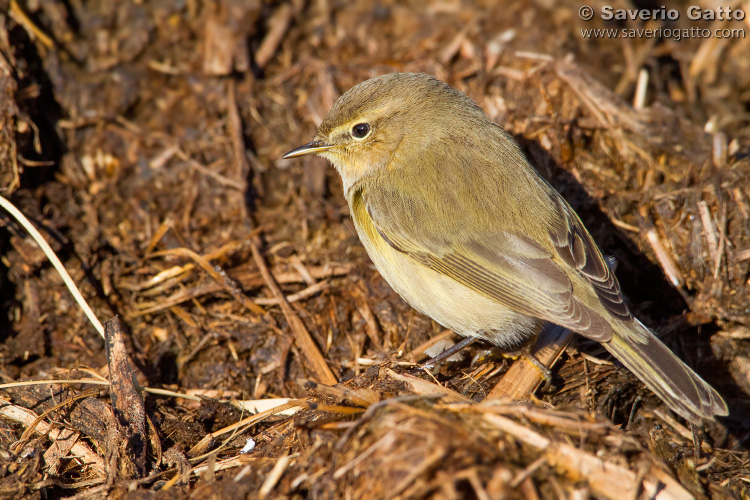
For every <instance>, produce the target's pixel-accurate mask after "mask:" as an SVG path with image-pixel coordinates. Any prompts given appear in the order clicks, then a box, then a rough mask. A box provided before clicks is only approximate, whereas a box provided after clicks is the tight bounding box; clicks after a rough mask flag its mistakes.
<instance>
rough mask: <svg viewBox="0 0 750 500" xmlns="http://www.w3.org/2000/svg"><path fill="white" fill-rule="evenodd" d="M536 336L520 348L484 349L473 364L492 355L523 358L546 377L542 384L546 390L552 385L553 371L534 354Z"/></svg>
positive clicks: (514, 358) (513, 358)
mask: <svg viewBox="0 0 750 500" xmlns="http://www.w3.org/2000/svg"><path fill="white" fill-rule="evenodd" d="M534 340H535V338H532V339H531V341H530V342H524V343H523V345H521V346H520V347H519V348H518V349H513V350H508V349H503V348H501V347H493V348H492V349H488V350H486V351H483V352H481V353H479V354H477V356H475V357H474V359H473V360H472V365H473V364H475V363H476V362H477V361H483V360H485V359H487V358H490V357H493V356H494V357H502V358H507V359H512V360H517V359H519V358H523V359H525V360H526V361H528V362H529V363H531V365H532V366H534V368H536V369H537V370H539V373H540V374H541V375H542V378H543V379H544V384H543V385H542V391H546V390H547V389H549V388H550V387H551V386H552V371H551V370H550V369H549V368H548V367H547V366H545V365H544V363H542V362H541V361H539V360H538V359H537V357H536V356H534V353H533V349H534V344H535V342H534Z"/></svg>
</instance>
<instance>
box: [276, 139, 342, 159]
mask: <svg viewBox="0 0 750 500" xmlns="http://www.w3.org/2000/svg"><path fill="white" fill-rule="evenodd" d="M332 147H333V145H332V144H327V143H325V142H324V141H318V140H315V141H312V142H308V143H307V144H303V145H302V146H300V147H298V148H294V149H292V150H291V151H289V152H288V153H286V154H284V156H282V157H281V159H282V160H286V159H287V158H297V157H298V156H305V155H314V154H318V153H322V152H323V151H328V150H329V149H331V148H332Z"/></svg>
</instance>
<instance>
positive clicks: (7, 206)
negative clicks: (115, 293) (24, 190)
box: [0, 196, 104, 338]
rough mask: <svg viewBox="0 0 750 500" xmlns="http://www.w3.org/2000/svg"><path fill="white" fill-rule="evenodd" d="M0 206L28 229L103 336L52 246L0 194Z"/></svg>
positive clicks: (102, 331)
mask: <svg viewBox="0 0 750 500" xmlns="http://www.w3.org/2000/svg"><path fill="white" fill-rule="evenodd" d="M0 206H1V207H3V208H4V209H5V210H6V211H7V212H8V213H9V214H10V215H12V216H13V217H14V218H15V219H16V220H17V221H18V222H19V223H20V224H21V225H22V226H23V228H24V229H26V231H28V233H29V235H31V237H32V238H33V239H34V241H36V243H37V245H39V248H41V249H42V251H43V252H44V254H45V255H46V256H47V258H48V259H49V261H50V262H51V263H52V266H54V268H55V269H56V270H57V272H58V273H59V274H60V277H61V278H62V279H63V282H65V285H66V286H67V287H68V290H70V293H72V294H73V298H74V299H75V300H76V302H78V305H79V306H80V307H81V309H83V313H84V314H85V315H86V317H87V318H88V319H89V321H90V322H91V324H92V325H94V328H96V331H97V332H99V335H101V337H102V338H104V327H103V326H102V323H101V322H100V321H99V319H98V318H97V317H96V315H95V314H94V311H92V310H91V308H90V307H89V305H88V303H87V302H86V299H84V298H83V295H81V292H80V291H79V290H78V287H77V286H76V284H75V283H74V282H73V279H72V278H71V277H70V275H69V274H68V271H66V270H65V267H63V264H62V262H60V259H58V258H57V255H55V252H54V251H53V250H52V247H51V246H49V244H48V243H47V241H46V240H45V239H44V238H43V237H42V235H41V233H39V231H37V229H36V228H35V227H34V225H33V224H32V223H31V222H30V221H29V219H27V218H26V217H25V216H24V215H23V214H22V213H21V211H20V210H18V209H17V208H16V207H15V206H13V204H12V203H11V202H10V201H8V200H6V199H5V198H3V197H2V196H0Z"/></svg>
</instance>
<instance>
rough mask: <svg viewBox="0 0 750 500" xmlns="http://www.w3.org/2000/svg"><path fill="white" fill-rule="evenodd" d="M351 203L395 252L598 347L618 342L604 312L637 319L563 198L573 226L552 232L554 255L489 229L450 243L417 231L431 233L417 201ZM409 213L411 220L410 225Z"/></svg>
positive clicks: (456, 236)
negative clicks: (594, 301) (593, 342)
mask: <svg viewBox="0 0 750 500" xmlns="http://www.w3.org/2000/svg"><path fill="white" fill-rule="evenodd" d="M353 201H354V202H353V204H352V208H353V211H354V212H355V213H354V214H353V215H354V216H355V217H357V218H358V219H359V221H360V223H362V219H366V220H367V221H369V222H370V223H371V224H372V229H374V231H375V232H377V234H378V235H379V236H380V237H381V238H382V239H383V240H384V241H385V242H386V243H387V244H388V245H390V246H391V247H392V248H394V249H395V250H397V251H399V252H401V253H404V254H406V255H408V256H409V257H410V258H411V259H413V260H414V261H415V262H417V263H419V264H421V265H423V266H426V267H429V268H430V269H432V270H434V271H436V272H438V273H441V274H443V275H445V276H448V277H450V278H452V279H454V280H456V281H457V282H459V283H461V284H462V285H464V286H466V287H468V288H470V289H472V290H474V291H475V292H477V293H480V294H482V295H484V296H486V297H489V298H490V299H492V300H495V301H497V302H498V303H500V304H502V305H503V306H505V307H507V308H509V309H511V310H513V311H516V312H519V313H522V314H527V315H529V316H534V317H537V318H540V319H544V320H547V321H551V322H553V323H556V324H558V325H561V326H564V327H566V328H569V329H570V330H573V331H575V332H577V333H579V334H581V335H584V336H586V337H588V338H591V339H594V340H597V341H599V342H606V341H609V340H610V339H611V337H612V328H611V326H610V325H609V322H608V320H607V319H605V317H604V316H603V314H605V315H606V313H605V312H604V311H605V310H606V311H608V312H609V313H610V314H611V315H613V316H615V317H617V318H620V319H623V320H628V319H632V316H631V315H630V312H629V310H628V308H627V306H626V305H625V304H624V302H623V299H622V294H621V292H620V286H619V283H618V282H617V279H616V278H615V276H614V274H613V272H612V271H611V270H610V268H609V266H607V264H606V263H605V262H604V259H603V257H602V255H601V253H600V252H599V250H598V248H597V247H596V245H595V243H594V242H593V241H592V239H591V236H590V235H589V234H588V232H587V231H586V230H585V229H584V227H583V225H582V223H581V222H580V220H579V219H578V217H577V216H576V215H575V212H573V211H572V209H570V208H569V207H568V206H567V204H566V203H565V202H564V201H563V200H562V199H561V198H560V199H555V200H553V201H554V202H557V203H560V207H559V208H560V209H561V212H560V213H561V214H562V215H563V217H564V220H566V221H567V222H568V224H557V226H553V227H552V229H550V230H549V239H550V242H551V244H548V245H547V248H552V249H553V250H547V249H545V246H544V245H542V244H540V243H539V242H537V241H534V240H532V239H530V238H528V237H526V236H522V235H519V234H513V233H511V232H508V231H501V230H488V229H486V228H485V229H479V230H477V231H474V232H468V231H454V232H453V233H452V235H451V238H450V243H449V242H448V241H447V238H444V239H442V240H441V239H440V238H435V237H432V236H428V235H426V233H424V232H422V231H420V230H419V229H418V228H425V227H431V225H430V224H429V221H427V220H420V217H431V215H430V214H429V211H427V212H425V211H423V210H419V209H415V206H414V201H413V200H410V201H408V202H405V201H404V200H403V199H402V198H399V197H398V196H395V197H394V196H390V197H383V196H366V195H364V194H362V193H358V194H355V197H354V199H353ZM402 203H403V205H402ZM403 214H409V222H408V223H404V216H403ZM433 226H434V225H433ZM571 278H572V279H571ZM585 288H588V290H586V289H585ZM585 294H588V296H589V297H595V299H594V300H596V299H598V302H599V304H600V305H599V304H595V305H594V307H590V306H588V305H586V304H585V303H584V301H582V300H581V297H582V296H583V295H585ZM589 303H590V300H589Z"/></svg>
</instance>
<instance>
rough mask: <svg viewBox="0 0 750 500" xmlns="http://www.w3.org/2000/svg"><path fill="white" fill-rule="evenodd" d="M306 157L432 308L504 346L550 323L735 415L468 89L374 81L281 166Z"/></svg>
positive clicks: (375, 252)
mask: <svg viewBox="0 0 750 500" xmlns="http://www.w3.org/2000/svg"><path fill="white" fill-rule="evenodd" d="M310 154H317V155H320V156H322V157H324V158H326V159H328V160H329V161H330V162H331V163H332V164H333V166H334V167H335V168H336V170H337V171H338V173H339V174H340V175H341V179H342V180H343V185H344V194H345V196H346V199H347V201H348V203H349V208H350V211H351V216H352V220H353V221H354V226H355V227H356V230H357V233H358V235H359V238H360V240H361V241H362V243H363V245H364V247H365V248H366V249H367V253H368V254H369V256H370V258H371V259H372V261H373V262H374V263H375V266H376V267H377V269H378V271H379V272H380V274H381V275H382V276H383V278H385V280H386V281H387V282H388V283H389V284H390V285H391V287H393V289H394V290H396V292H398V293H399V295H401V297H403V298H404V299H405V300H406V301H407V302H408V303H409V304H410V305H411V306H412V307H414V308H415V309H417V310H419V311H420V312H422V313H423V314H426V315H427V316H430V317H431V318H432V319H434V320H435V321H437V322H438V323H440V324H441V325H443V326H444V327H446V328H449V329H451V330H453V331H454V332H456V333H458V334H460V335H463V336H465V337H475V338H479V339H483V340H486V341H489V342H490V343H492V344H495V345H497V346H499V347H502V348H512V347H514V346H517V345H518V344H519V343H522V342H523V341H525V340H528V339H530V338H532V337H533V336H535V335H537V334H538V333H539V332H540V331H541V328H542V326H543V325H544V323H545V322H552V323H555V324H558V325H560V326H563V327H565V328H568V329H570V330H572V331H574V332H576V333H578V334H580V335H583V336H584V337H586V338H589V339H593V340H596V341H598V342H601V344H602V345H603V346H604V347H605V348H606V349H607V350H608V351H609V352H611V353H612V354H613V355H614V356H615V357H616V358H617V359H618V360H620V361H621V362H622V363H623V364H624V365H625V366H626V367H628V368H629V369H630V370H631V371H632V372H633V373H635V375H637V376H638V378H639V379H641V381H643V383H645V384H646V386H648V387H649V388H650V389H651V390H652V391H653V392H654V393H655V394H656V395H657V396H659V397H660V398H661V399H662V400H663V401H664V402H665V403H666V404H667V406H669V407H670V408H671V409H672V410H674V411H675V412H676V413H678V414H679V415H681V416H683V417H684V418H686V419H687V420H690V421H691V422H696V423H699V422H700V421H701V420H702V419H711V418H713V417H714V416H721V415H727V414H728V410H727V405H726V403H725V402H724V400H723V399H722V398H721V396H720V395H719V394H718V393H717V392H716V390H714V389H713V388H712V387H711V386H710V385H709V384H708V383H706V382H705V381H704V380H703V379H702V378H701V377H700V376H699V375H698V374H696V373H695V372H694V371H693V370H692V369H690V368H689V367H688V366H687V365H686V364H685V363H683V362H682V361H681V360H680V359H679V358H677V356H675V355H674V354H673V353H672V352H671V351H670V350H669V348H667V347H666V346H665V345H664V344H663V343H662V342H661V341H660V340H659V339H657V338H656V337H655V336H654V334H653V333H652V332H651V331H650V330H649V329H648V328H646V327H645V326H644V325H643V324H642V323H641V322H640V321H638V320H637V319H636V318H635V317H633V315H632V314H631V312H630V309H629V308H628V306H627V304H625V302H624V301H623V297H622V292H621V291H620V284H619V282H618V281H617V278H616V277H615V275H614V273H613V272H612V270H611V269H610V267H609V266H608V265H607V263H606V261H605V259H604V258H603V256H602V254H601V252H600V251H599V248H598V247H597V246H596V243H594V240H593V239H592V238H591V235H590V234H589V233H588V231H587V230H586V228H585V227H584V226H583V223H582V222H581V220H580V219H579V218H578V216H577V215H576V213H575V212H574V211H573V209H572V208H571V207H570V206H569V205H568V203H567V202H566V201H565V200H564V199H563V198H562V196H560V194H559V193H558V192H557V191H556V190H555V189H554V188H553V187H552V186H551V185H550V184H549V183H547V182H546V181H545V180H544V179H543V178H542V177H540V176H539V174H538V173H537V172H536V170H535V169H534V167H532V165H531V164H530V163H529V161H528V160H527V159H526V157H525V156H524V154H523V153H522V151H521V149H520V148H519V146H518V144H517V143H516V142H515V140H514V139H513V138H512V137H510V135H508V133H507V132H505V130H503V129H502V128H501V127H500V126H499V125H497V124H495V123H494V122H493V121H492V120H491V119H490V118H489V117H488V116H487V115H486V114H485V113H484V111H482V109H481V108H480V107H479V105H478V104H477V103H476V102H474V101H473V100H472V99H471V98H469V97H468V96H467V95H466V94H464V93H462V92H459V91H458V90H456V89H454V88H452V87H450V86H449V85H448V84H446V83H443V82H441V81H439V80H437V79H435V78H434V77H432V76H430V75H426V74H422V73H419V74H418V73H391V74H387V75H383V76H379V77H377V78H373V79H371V80H367V81H365V82H362V83H360V84H358V85H356V86H354V87H352V88H351V89H350V90H349V91H347V92H346V93H345V94H343V95H342V96H341V97H340V98H339V99H338V100H337V101H336V103H335V104H334V106H333V108H332V109H331V110H330V111H329V113H328V115H326V117H325V119H324V120H323V123H322V124H321V125H320V128H319V130H318V133H317V135H316V136H315V138H314V140H313V141H312V142H309V143H307V144H305V145H303V146H300V147H298V148H296V149H293V150H291V151H289V152H288V153H286V154H285V155H284V156H283V158H295V157H299V156H303V155H310Z"/></svg>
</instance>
